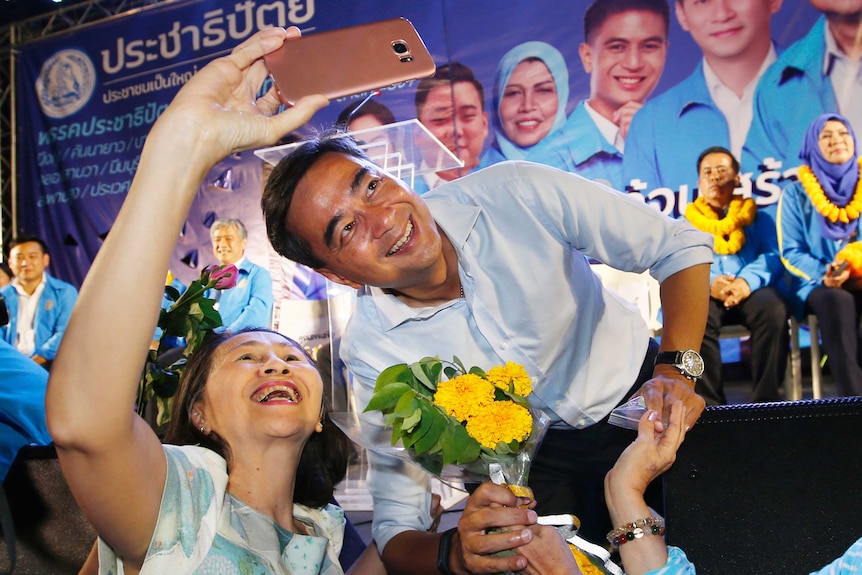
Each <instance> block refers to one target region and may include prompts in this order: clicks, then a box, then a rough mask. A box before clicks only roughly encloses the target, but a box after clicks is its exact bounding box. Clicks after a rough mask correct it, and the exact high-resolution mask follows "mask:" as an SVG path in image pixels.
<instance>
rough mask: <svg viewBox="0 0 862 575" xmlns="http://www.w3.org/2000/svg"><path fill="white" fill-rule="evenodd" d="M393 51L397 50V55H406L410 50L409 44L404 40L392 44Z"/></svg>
mask: <svg viewBox="0 0 862 575" xmlns="http://www.w3.org/2000/svg"><path fill="white" fill-rule="evenodd" d="M392 49H393V50H395V53H396V54H406V53H407V50H408V48H407V43H406V42H404V41H402V40H398V41H396V42H393V43H392Z"/></svg>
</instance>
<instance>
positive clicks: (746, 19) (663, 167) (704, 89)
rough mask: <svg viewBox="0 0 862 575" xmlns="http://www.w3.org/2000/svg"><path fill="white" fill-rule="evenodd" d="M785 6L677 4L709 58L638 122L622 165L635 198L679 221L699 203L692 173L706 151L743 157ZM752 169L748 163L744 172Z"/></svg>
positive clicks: (736, 1) (682, 0) (737, 0)
mask: <svg viewBox="0 0 862 575" xmlns="http://www.w3.org/2000/svg"><path fill="white" fill-rule="evenodd" d="M781 3H782V0H733V1H723V2H698V1H696V0H676V2H675V10H676V17H677V20H678V21H679V23H680V26H682V28H683V29H684V30H686V31H687V32H689V33H690V34H691V36H692V38H693V39H694V41H695V42H696V43H697V45H698V46H700V48H701V50H702V51H703V59H702V60H701V61H700V62H699V63H698V65H697V67H696V68H695V70H694V72H692V74H691V75H690V76H689V77H688V78H686V79H685V80H683V81H682V82H680V83H679V84H677V85H676V86H673V87H671V88H670V89H668V90H667V91H666V92H664V93H663V94H661V95H659V96H657V97H656V98H653V99H652V100H650V101H649V102H647V104H646V105H645V106H644V107H643V109H641V111H640V112H639V113H638V114H637V115H636V116H635V118H634V120H633V121H632V125H631V129H630V130H629V136H628V141H627V143H626V154H625V156H624V158H623V179H624V182H625V185H626V187H627V188H628V189H629V190H630V191H638V192H641V193H642V194H644V196H646V197H647V199H648V200H651V199H660V201H661V203H662V205H661V206H659V207H661V208H662V211H663V212H664V213H667V214H670V215H675V216H678V215H680V214H682V213H684V212H685V208H686V206H687V205H688V203H689V202H691V201H692V200H693V199H694V197H695V193H694V192H695V189H696V188H697V178H696V174H695V173H694V172H693V170H692V169H691V166H693V165H695V163H696V161H697V155H698V154H699V153H700V150H703V149H706V148H707V147H709V146H713V145H719V146H724V147H726V148H728V149H730V150H731V151H732V152H733V153H734V154H735V155H736V156H737V157H739V154H740V152H741V150H742V146H743V143H744V141H745V138H746V134H747V133H748V129H749V125H750V124H751V119H752V102H753V95H754V91H755V88H756V86H757V83H758V80H759V79H760V77H761V76H762V75H763V73H764V72H765V71H766V69H767V68H768V67H769V65H770V64H771V63H773V62H774V61H775V59H776V49H775V46H774V45H773V42H772V39H771V37H770V24H771V20H772V15H773V14H775V13H776V12H777V11H778V9H779V8H780V7H781ZM748 169H749V167H748V166H746V165H745V164H743V166H742V172H743V173H745V172H746V171H747V170H748ZM659 189H661V191H660V192H658V191H657V190H659ZM776 200H777V198H776Z"/></svg>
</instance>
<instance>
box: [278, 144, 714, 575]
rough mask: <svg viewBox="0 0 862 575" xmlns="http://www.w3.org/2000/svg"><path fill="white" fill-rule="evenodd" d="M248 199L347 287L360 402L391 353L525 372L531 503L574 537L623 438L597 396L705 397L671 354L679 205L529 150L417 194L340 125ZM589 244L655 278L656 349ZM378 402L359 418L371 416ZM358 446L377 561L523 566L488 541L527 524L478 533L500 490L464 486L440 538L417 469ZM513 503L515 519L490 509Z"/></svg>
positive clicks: (419, 566)
mask: <svg viewBox="0 0 862 575" xmlns="http://www.w3.org/2000/svg"><path fill="white" fill-rule="evenodd" d="M262 206H263V209H264V215H265V219H266V222H267V233H268V235H269V239H270V241H271V242H272V244H273V247H274V248H275V249H276V251H278V252H279V253H280V254H281V255H283V256H285V257H288V258H290V259H293V260H294V261H298V262H300V263H303V264H304V265H308V266H310V267H312V268H314V269H316V270H318V271H319V272H321V273H322V274H323V275H325V276H326V277H328V278H329V279H331V280H333V281H335V282H338V283H341V284H344V285H349V286H352V287H355V288H357V289H359V294H358V299H357V303H356V311H355V313H354V315H353V317H352V319H351V321H350V323H349V325H348V327H347V329H346V331H345V334H344V336H343V339H342V343H341V356H342V359H343V360H344V361H345V363H346V365H347V366H348V368H349V369H350V370H351V371H352V372H353V374H354V376H355V378H356V381H355V391H356V393H357V394H358V396H359V401H358V404H359V410H360V411H361V410H362V408H363V407H364V405H365V404H366V403H367V401H368V398H369V396H370V393H371V391H372V389H373V387H374V383H375V379H376V377H377V375H378V374H379V373H380V372H381V371H382V370H383V369H385V368H386V367H388V366H390V365H393V364H396V363H404V362H406V363H410V362H413V361H418V360H419V359H421V358H422V357H425V356H429V355H439V356H440V357H442V358H447V357H448V358H451V357H452V356H453V355H457V356H458V357H459V358H460V359H461V360H462V361H463V362H464V363H465V365H476V366H480V367H484V368H486V369H487V368H490V367H492V366H494V365H499V364H502V363H505V362H506V361H513V362H517V363H520V364H521V365H524V366H525V368H526V369H527V371H528V373H529V375H530V376H531V377H532V379H533V381H534V382H535V383H534V391H533V393H532V394H531V395H530V398H529V399H530V401H531V402H532V404H533V405H534V406H537V407H541V408H543V409H545V410H546V411H547V412H548V414H549V415H550V417H551V419H552V420H553V421H554V429H551V430H550V431H549V432H548V434H547V436H546V438H545V442H544V443H543V445H542V448H541V449H540V451H539V454H538V457H537V458H536V460H535V461H534V463H533V466H532V470H531V474H530V480H531V481H530V483H531V487H533V489H534V491H535V493H536V501H537V502H538V508H537V512H538V513H542V514H547V513H575V514H577V515H578V516H579V517H581V518H582V520H583V526H582V534H583V535H584V536H586V537H588V538H592V539H594V540H596V541H598V540H600V538H601V537H603V535H604V533H605V532H606V531H607V530H608V529H609V525H610V519H609V517H608V516H607V510H606V509H605V507H604V502H603V500H602V491H603V489H602V485H603V481H604V475H605V473H606V472H607V470H608V469H610V467H611V466H612V465H613V463H614V461H615V460H616V458H617V457H618V456H619V454H620V452H621V451H622V449H623V448H624V447H625V446H626V445H627V444H628V443H629V442H630V440H631V435H630V432H627V431H626V430H623V429H620V428H617V427H614V426H611V425H608V424H607V416H608V414H609V413H610V411H611V410H612V409H614V408H615V407H616V406H617V405H619V404H620V403H622V402H624V401H625V400H627V399H628V398H629V397H630V396H631V395H632V394H634V393H639V394H642V395H643V396H644V397H645V399H646V401H647V404H648V405H650V406H651V407H652V408H653V409H656V410H658V411H660V412H661V411H664V410H665V409H669V406H670V405H671V404H672V403H673V402H674V401H676V400H679V399H682V400H683V401H684V402H685V403H686V405H688V406H689V408H690V412H689V421H688V425H693V424H694V422H695V421H696V419H697V417H698V416H699V415H700V413H701V411H702V410H703V406H704V402H703V399H702V398H700V397H699V396H697V395H696V394H695V393H694V391H693V388H694V381H693V380H692V379H690V378H692V377H696V374H695V373H693V372H692V371H688V372H685V371H684V369H682V368H679V367H678V365H679V364H680V363H681V361H679V360H678V358H679V357H680V356H682V355H685V356H686V357H692V356H697V353H696V352H694V351H692V350H696V349H700V342H701V338H702V335H703V329H704V325H705V323H706V309H707V297H706V295H707V293H708V274H709V263H710V262H711V261H712V249H711V240H710V238H709V236H707V235H706V234H703V233H701V232H698V231H696V230H694V229H693V228H692V227H691V226H690V225H689V224H688V223H687V222H685V221H684V220H678V221H675V220H671V219H669V218H667V217H666V216H663V215H661V214H660V213H658V212H657V211H656V210H654V209H653V208H651V207H649V206H646V205H644V204H643V202H640V201H638V200H636V199H632V198H629V197H627V196H625V195H623V194H619V193H616V192H613V191H611V190H609V189H608V188H606V187H604V186H600V185H597V184H595V183H593V182H591V181H589V180H586V179H584V178H582V177H580V176H577V175H574V174H568V173H566V172H563V171H560V170H555V169H552V168H548V167H546V166H542V165H539V164H534V163H528V162H505V163H501V164H497V165H494V166H492V167H489V168H487V169H484V170H479V171H478V172H476V173H473V174H468V175H466V176H464V177H462V178H459V179H456V180H453V181H452V182H448V183H446V184H443V185H441V186H439V187H438V188H435V189H434V190H432V191H431V192H428V193H427V194H425V195H424V196H422V197H421V198H420V197H419V196H418V195H417V194H416V193H415V192H413V191H412V190H410V189H408V188H407V187H406V186H405V185H404V184H403V182H401V181H400V180H397V179H394V178H392V177H391V176H390V175H388V174H386V173H385V172H383V171H382V170H381V169H380V168H379V167H378V166H375V165H374V164H373V163H371V162H370V161H369V160H368V159H367V158H366V157H365V156H364V154H363V153H362V152H361V151H360V150H359V149H358V148H356V146H355V145H354V144H353V143H352V142H351V141H350V140H349V139H347V138H331V137H324V138H322V139H314V140H310V141H307V142H305V143H303V144H302V145H301V146H299V147H298V148H297V150H295V151H294V152H293V153H292V154H291V155H290V156H288V157H287V158H285V159H283V160H282V161H281V162H280V163H279V165H278V166H276V168H275V169H274V171H273V174H272V176H271V177H270V179H269V182H268V184H267V187H266V190H265V191H264V196H263V199H262ZM590 258H595V259H597V260H600V261H603V262H605V263H608V264H610V265H613V266H615V267H618V268H621V269H624V270H627V271H637V272H641V271H644V270H646V269H650V270H651V272H652V273H653V274H654V275H655V277H656V278H657V279H658V280H659V282H660V283H661V285H662V288H661V289H662V295H663V298H662V300H663V305H664V319H665V323H664V332H663V336H662V348H661V350H662V351H663V352H664V353H658V354H656V352H657V349H656V347H657V346H656V345H655V342H654V341H651V339H650V336H649V332H648V330H647V326H646V324H645V323H644V321H643V320H642V319H641V317H640V315H639V314H638V312H637V311H636V310H634V309H633V308H631V307H629V306H627V305H626V304H624V303H623V302H622V301H621V300H619V299H617V298H616V297H614V296H612V295H610V294H609V293H607V292H606V291H605V290H604V289H603V288H602V285H601V282H600V281H599V279H598V277H597V276H596V275H595V274H594V273H593V272H592V270H591V269H590V263H589V259H590ZM683 350H685V352H683ZM698 357H699V356H698ZM697 371H698V373H697V375H699V370H697ZM379 415H380V414H379V413H376V414H363V418H364V419H365V421H366V423H368V424H369V425H374V426H380V425H382V424H383V422H382V418H381V417H379ZM369 458H370V461H371V465H372V473H371V492H372V496H373V497H374V527H373V528H374V539H375V541H376V542H377V544H378V546H379V547H380V548H381V549H382V554H383V559H384V562H385V563H386V565H387V570H388V572H389V573H393V574H394V573H411V574H422V573H434V574H439V572H440V571H441V570H442V572H443V573H451V572H457V573H465V572H466V573H469V572H499V571H509V570H520V569H523V568H524V567H525V566H526V562H524V558H523V557H519V556H517V555H516V556H514V557H491V556H490V555H489V553H491V552H493V551H496V550H499V549H501V548H513V547H518V546H521V545H524V544H525V543H526V544H527V546H528V547H529V546H531V545H533V544H539V541H540V538H536V539H535V540H533V539H532V535H531V534H532V531H530V530H529V529H526V530H518V531H517V532H515V533H514V534H513V533H503V534H489V533H486V530H487V529H490V528H491V527H493V526H500V525H516V524H517V525H527V524H529V523H533V522H535V515H533V516H532V521H530V518H529V517H528V516H527V515H522V514H521V512H522V511H523V510H520V509H517V508H515V505H514V501H515V499H516V498H515V497H514V496H511V497H509V496H510V495H511V494H509V495H505V493H503V492H506V493H508V492H507V491H506V490H505V489H502V488H500V489H493V486H491V488H487V489H483V488H480V489H479V490H478V491H477V492H476V493H474V494H473V495H471V497H470V498H469V499H468V501H467V504H466V508H465V511H464V513H463V514H462V517H461V520H460V524H459V528H458V530H457V532H454V533H449V534H448V535H447V536H446V537H444V538H441V536H440V534H435V533H429V532H428V531H427V530H428V528H429V527H430V525H431V517H430V515H429V513H428V509H429V508H430V501H431V493H430V491H429V490H428V480H429V477H428V476H427V474H425V473H424V472H421V471H419V470H418V469H416V468H414V467H413V466H411V465H409V464H407V463H404V462H403V461H401V460H398V459H395V458H392V457H391V456H385V455H381V454H376V453H369ZM483 487H485V486H483ZM504 495H505V497H508V499H501V498H503V497H504ZM492 503H504V504H505V505H509V506H504V507H496V506H495V507H492V506H491V505H492ZM501 516H502V517H501ZM513 516H517V517H518V520H519V521H523V522H522V523H506V522H505V521H511V520H512V519H513ZM500 521H503V522H500ZM440 542H442V546H441V545H440ZM447 542H449V543H451V547H449V546H448V545H447ZM450 549H451V552H450Z"/></svg>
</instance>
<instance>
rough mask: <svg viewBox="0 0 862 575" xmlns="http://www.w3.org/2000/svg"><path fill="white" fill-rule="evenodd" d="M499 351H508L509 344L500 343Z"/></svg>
mask: <svg viewBox="0 0 862 575" xmlns="http://www.w3.org/2000/svg"><path fill="white" fill-rule="evenodd" d="M500 349H503V350H506V349H509V343H508V342H505V341H504V342H502V343H501V344H500Z"/></svg>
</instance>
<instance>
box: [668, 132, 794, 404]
mask: <svg viewBox="0 0 862 575" xmlns="http://www.w3.org/2000/svg"><path fill="white" fill-rule="evenodd" d="M697 170H698V188H699V189H700V196H699V197H698V198H697V199H696V200H695V201H694V202H693V203H691V204H689V205H688V208H687V209H686V211H685V217H686V218H687V219H688V220H689V221H690V222H691V223H692V224H693V225H694V227H696V228H698V229H699V230H701V231H704V232H707V233H710V234H712V235H714V236H715V248H714V249H715V257H714V259H713V262H712V267H711V268H710V272H709V278H710V298H709V318H708V319H707V322H706V333H705V334H704V336H703V345H702V346H701V348H700V353H701V355H702V356H703V358H704V359H703V361H704V365H705V366H706V369H705V371H704V373H703V379H702V380H700V381H698V382H697V385H696V386H695V390H696V391H697V392H698V393H699V394H700V395H701V396H702V397H703V398H704V399H705V400H706V402H707V404H710V405H720V404H724V403H727V399H726V398H725V396H724V385H723V382H722V372H721V348H720V347H719V342H718V339H719V332H720V331H721V326H722V325H728V324H742V325H744V326H745V327H746V328H748V330H749V331H751V373H752V376H753V379H754V390H753V391H752V394H751V401H752V402H759V401H779V400H780V399H781V396H780V395H779V392H778V389H779V387H780V385H781V382H782V381H783V379H784V369H785V367H787V349H788V344H789V339H790V336H789V332H788V328H787V319H788V311H787V305H786V304H785V303H784V300H783V299H782V297H781V295H780V294H779V292H778V289H776V286H777V285H778V283H779V282H780V281H781V277H782V275H783V274H784V266H783V265H782V263H781V260H780V259H779V257H778V239H777V237H776V233H775V222H774V221H773V220H772V218H771V217H770V216H769V215H768V214H766V213H764V212H761V211H759V210H758V209H757V206H756V205H755V203H754V200H752V199H751V198H747V199H743V198H741V197H738V196H734V193H735V191H736V189H737V187H738V186H739V162H738V161H737V160H736V158H735V157H733V154H732V153H731V152H730V150H728V149H727V148H723V147H721V146H713V147H711V148H707V149H706V150H704V151H703V152H702V153H701V154H700V157H699V158H698V161H697Z"/></svg>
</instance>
